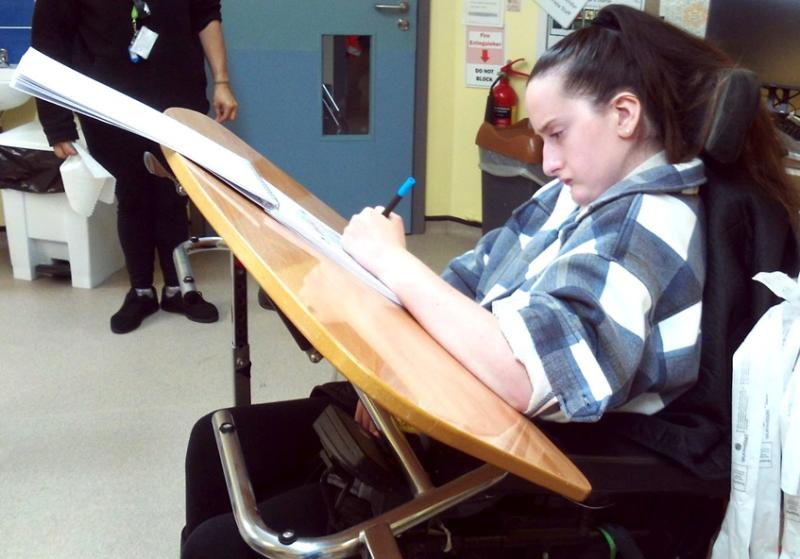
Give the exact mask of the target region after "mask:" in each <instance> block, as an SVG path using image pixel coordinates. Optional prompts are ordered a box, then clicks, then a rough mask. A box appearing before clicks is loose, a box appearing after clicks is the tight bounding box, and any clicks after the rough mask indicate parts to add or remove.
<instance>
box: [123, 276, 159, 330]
mask: <svg viewBox="0 0 800 559" xmlns="http://www.w3.org/2000/svg"><path fill="white" fill-rule="evenodd" d="M150 292H151V293H152V296H148V295H137V293H136V290H135V289H133V288H131V290H130V291H128V293H127V294H126V295H125V301H124V302H123V303H122V306H121V307H120V309H119V310H118V311H117V312H116V313H115V314H114V315H113V316H112V317H111V331H112V332H114V333H115V334H127V333H128V332H132V331H133V330H136V329H137V328H138V327H139V325H140V324H141V323H142V320H144V319H145V317H147V316H149V315H151V314H153V313H154V312H156V311H157V310H158V300H157V299H156V290H155V289H153V288H152V287H151V288H150Z"/></svg>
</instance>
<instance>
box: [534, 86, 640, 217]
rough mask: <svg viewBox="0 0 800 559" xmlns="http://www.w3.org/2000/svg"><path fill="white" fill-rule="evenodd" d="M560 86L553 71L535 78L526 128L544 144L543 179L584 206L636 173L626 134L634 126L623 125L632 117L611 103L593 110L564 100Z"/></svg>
mask: <svg viewBox="0 0 800 559" xmlns="http://www.w3.org/2000/svg"><path fill="white" fill-rule="evenodd" d="M562 81H563V80H562V78H561V75H560V73H559V72H558V71H555V72H547V73H546V74H544V75H543V76H541V77H535V78H534V79H533V80H532V81H531V82H530V84H528V88H527V91H526V94H525V102H526V105H527V108H528V115H529V119H530V122H531V125H532V126H533V129H534V131H535V132H536V133H537V134H539V135H540V136H541V137H542V139H543V140H544V161H543V167H544V172H545V174H547V175H550V176H555V177H558V178H559V179H560V180H561V182H563V183H564V184H566V185H567V186H568V187H569V188H570V189H571V193H572V199H573V200H574V201H575V202H576V203H577V204H578V205H580V206H585V205H587V204H589V203H590V202H592V201H593V200H595V199H597V198H598V197H599V196H600V195H601V194H603V193H604V192H605V191H606V190H608V189H609V188H610V187H611V186H613V185H614V184H616V183H617V182H619V181H620V180H621V179H623V178H624V177H625V176H626V175H627V174H628V173H629V172H630V171H631V170H633V169H634V168H635V165H634V166H631V163H632V158H631V157H630V156H631V151H632V149H633V147H634V143H633V141H632V140H631V136H630V132H631V126H633V129H634V130H635V126H636V122H630V121H629V122H627V124H626V123H625V122H623V121H624V120H625V119H629V117H630V116H631V115H629V114H625V113H620V111H618V110H617V109H616V108H615V107H613V106H612V103H613V102H610V103H609V104H608V105H607V106H598V105H596V104H595V103H594V102H593V101H592V100H591V99H589V98H587V97H575V96H570V95H568V94H566V93H565V92H564V89H563V87H562ZM636 120H638V114H637V119H636ZM626 126H627V128H625V127H626ZM626 132H627V133H626Z"/></svg>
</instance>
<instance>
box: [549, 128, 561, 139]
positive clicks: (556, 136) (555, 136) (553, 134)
mask: <svg viewBox="0 0 800 559" xmlns="http://www.w3.org/2000/svg"><path fill="white" fill-rule="evenodd" d="M549 136H550V138H552V139H553V140H558V139H559V138H560V137H561V131H560V130H559V131H558V132H550V134H549Z"/></svg>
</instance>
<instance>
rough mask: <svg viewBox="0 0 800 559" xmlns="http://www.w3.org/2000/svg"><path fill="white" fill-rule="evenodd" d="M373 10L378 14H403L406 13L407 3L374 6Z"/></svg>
mask: <svg viewBox="0 0 800 559" xmlns="http://www.w3.org/2000/svg"><path fill="white" fill-rule="evenodd" d="M375 9H376V10H378V11H379V12H397V13H399V14H404V13H406V12H407V11H408V2H406V0H402V1H401V2H400V3H399V4H375Z"/></svg>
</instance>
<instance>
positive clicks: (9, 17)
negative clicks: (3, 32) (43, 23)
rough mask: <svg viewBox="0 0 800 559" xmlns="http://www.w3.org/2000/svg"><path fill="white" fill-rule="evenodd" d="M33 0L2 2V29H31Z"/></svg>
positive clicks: (1, 0)
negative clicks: (10, 27)
mask: <svg viewBox="0 0 800 559" xmlns="http://www.w3.org/2000/svg"><path fill="white" fill-rule="evenodd" d="M32 17H33V0H0V27H6V26H13V27H19V26H25V27H30V25H31V18H32Z"/></svg>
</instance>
